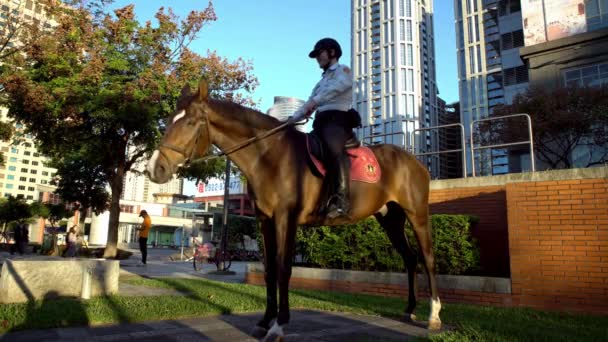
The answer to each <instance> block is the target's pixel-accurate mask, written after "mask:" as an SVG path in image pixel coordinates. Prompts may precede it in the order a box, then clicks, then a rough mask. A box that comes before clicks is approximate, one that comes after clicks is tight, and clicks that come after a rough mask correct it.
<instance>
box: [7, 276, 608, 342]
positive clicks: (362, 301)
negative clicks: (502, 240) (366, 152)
mask: <svg viewBox="0 0 608 342" xmlns="http://www.w3.org/2000/svg"><path fill="white" fill-rule="evenodd" d="M126 282H128V283H131V284H134V285H145V286H149V287H163V288H173V289H177V290H179V291H181V292H185V293H188V294H189V295H187V296H156V297H124V296H111V297H100V298H94V299H91V300H89V301H86V302H81V301H79V300H75V299H74V300H73V299H57V300H53V299H49V300H43V301H39V302H36V303H28V304H0V323H2V322H3V324H1V325H0V331H7V330H18V329H32V328H49V327H59V326H74V325H86V324H99V323H117V322H136V321H143V320H162V319H179V318H188V317H200V316H209V315H217V314H228V313H238V312H252V311H262V310H264V306H265V302H266V299H265V293H266V291H265V289H264V288H263V287H258V286H251V285H243V284H227V283H220V282H214V281H209V280H198V279H143V278H133V279H128V280H126ZM289 299H290V303H291V307H292V308H293V309H296V308H302V309H317V310H326V311H341V312H353V313H362V314H370V315H380V316H386V317H394V318H399V317H401V315H402V313H403V311H404V309H405V302H404V301H403V300H401V299H396V298H389V297H378V296H368V295H355V294H345V293H336V292H323V291H312V290H292V291H291V292H290V298H289ZM417 315H418V317H419V318H421V319H426V317H427V315H428V303H427V302H426V301H423V302H422V303H420V305H419V308H418V309H417ZM441 318H442V321H443V322H444V323H446V324H449V325H450V326H454V327H455V328H456V330H455V331H452V332H447V333H443V334H440V335H437V336H434V337H433V338H432V339H433V340H437V341H466V340H476V341H531V340H534V341H538V340H540V341H575V340H581V341H584V340H586V341H608V316H590V315H574V314H563V313H552V312H541V311H536V310H529V309H510V308H494V307H482V306H474V305H457V304H443V310H442V312H441Z"/></svg>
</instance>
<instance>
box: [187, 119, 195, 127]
mask: <svg viewBox="0 0 608 342" xmlns="http://www.w3.org/2000/svg"><path fill="white" fill-rule="evenodd" d="M194 125H196V120H188V126H194Z"/></svg>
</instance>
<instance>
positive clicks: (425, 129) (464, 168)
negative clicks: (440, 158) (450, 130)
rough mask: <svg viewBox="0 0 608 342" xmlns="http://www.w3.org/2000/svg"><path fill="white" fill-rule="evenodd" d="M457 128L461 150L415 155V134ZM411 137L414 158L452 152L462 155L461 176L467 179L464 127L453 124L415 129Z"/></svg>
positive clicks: (459, 124)
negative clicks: (458, 129)
mask: <svg viewBox="0 0 608 342" xmlns="http://www.w3.org/2000/svg"><path fill="white" fill-rule="evenodd" d="M456 126H459V127H460V143H461V146H462V148H460V149H455V150H444V151H435V152H424V153H416V139H415V135H416V132H422V131H430V130H435V129H440V128H447V127H456ZM410 134H411V136H412V139H411V141H412V153H413V154H414V155H415V156H417V157H418V156H428V155H434V154H442V153H454V152H461V153H462V175H463V177H464V178H467V156H466V148H465V146H466V145H465V141H466V140H465V134H464V125H463V124H461V123H454V124H447V125H440V126H432V127H423V128H417V129H415V130H413V131H412V133H410Z"/></svg>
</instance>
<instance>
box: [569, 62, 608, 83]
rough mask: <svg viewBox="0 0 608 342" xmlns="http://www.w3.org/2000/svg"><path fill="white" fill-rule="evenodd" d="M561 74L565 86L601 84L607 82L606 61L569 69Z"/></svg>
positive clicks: (607, 64) (607, 68)
mask: <svg viewBox="0 0 608 342" xmlns="http://www.w3.org/2000/svg"><path fill="white" fill-rule="evenodd" d="M563 74H564V83H565V85H566V87H586V86H601V85H603V84H608V63H602V64H595V65H587V66H584V67H581V68H576V69H569V70H567V71H565V72H564V73H563Z"/></svg>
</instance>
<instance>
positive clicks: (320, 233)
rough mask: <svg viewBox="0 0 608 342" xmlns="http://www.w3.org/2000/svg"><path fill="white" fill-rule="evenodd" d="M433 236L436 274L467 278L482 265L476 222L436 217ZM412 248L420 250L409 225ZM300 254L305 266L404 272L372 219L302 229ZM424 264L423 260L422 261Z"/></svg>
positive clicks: (450, 216)
mask: <svg viewBox="0 0 608 342" xmlns="http://www.w3.org/2000/svg"><path fill="white" fill-rule="evenodd" d="M431 221H432V227H433V230H432V236H433V251H434V254H435V264H436V271H437V273H440V274H464V273H466V272H470V271H474V270H476V269H477V268H478V265H479V251H478V249H477V247H476V243H475V241H474V239H473V238H472V237H471V234H470V228H471V224H472V223H474V222H476V219H475V218H473V217H471V216H464V215H433V216H432V217H431ZM405 232H406V234H407V236H408V239H409V241H410V243H411V244H412V248H414V249H416V250H417V243H416V239H415V238H414V237H413V231H412V228H411V227H410V226H409V224H407V225H406V227H405ZM297 253H298V254H300V255H301V256H302V261H303V263H305V264H307V265H310V266H314V267H321V268H338V269H350V270H361V271H389V272H391V271H399V272H402V271H404V264H403V260H402V258H401V256H400V255H398V254H397V252H396V251H395V249H394V248H393V246H392V244H391V242H390V240H389V238H388V236H387V235H386V233H385V232H384V229H383V228H382V227H381V226H380V224H379V223H378V222H377V221H376V220H375V219H373V218H369V219H366V220H363V221H361V222H359V223H356V224H350V225H344V226H337V227H325V226H323V227H303V228H301V229H298V233H297ZM419 261H422V258H421V257H420V258H419Z"/></svg>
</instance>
